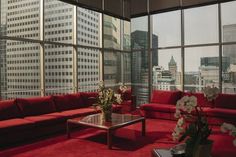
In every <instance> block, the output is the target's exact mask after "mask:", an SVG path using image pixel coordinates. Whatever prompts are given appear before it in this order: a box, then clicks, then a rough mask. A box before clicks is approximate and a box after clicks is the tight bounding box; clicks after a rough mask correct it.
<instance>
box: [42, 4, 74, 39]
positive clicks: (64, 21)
mask: <svg viewBox="0 0 236 157" xmlns="http://www.w3.org/2000/svg"><path fill="white" fill-rule="evenodd" d="M44 8H45V10H44V35H45V40H46V41H53V42H62V43H71V44H72V42H73V38H72V37H73V33H72V32H73V16H74V15H73V13H74V12H73V8H74V6H73V5H71V4H67V3H64V2H61V1H58V0H45V3H44Z"/></svg>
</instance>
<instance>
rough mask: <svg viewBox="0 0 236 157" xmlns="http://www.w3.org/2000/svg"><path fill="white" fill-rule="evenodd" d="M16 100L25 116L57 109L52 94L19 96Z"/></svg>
mask: <svg viewBox="0 0 236 157" xmlns="http://www.w3.org/2000/svg"><path fill="white" fill-rule="evenodd" d="M16 102H17V105H18V106H19V108H20V110H21V112H22V113H23V115H24V116H34V115H41V114H47V113H52V112H55V111H56V108H55V105H54V102H53V99H52V97H51V96H46V97H35V98H17V100H16Z"/></svg>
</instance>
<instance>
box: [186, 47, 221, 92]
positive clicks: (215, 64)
mask: <svg viewBox="0 0 236 157" xmlns="http://www.w3.org/2000/svg"><path fill="white" fill-rule="evenodd" d="M184 58H185V64H184V69H185V72H184V85H185V90H186V91H191V92H202V90H203V88H204V87H206V86H215V87H219V47H218V46H207V47H193V48H186V49H185V56H184Z"/></svg>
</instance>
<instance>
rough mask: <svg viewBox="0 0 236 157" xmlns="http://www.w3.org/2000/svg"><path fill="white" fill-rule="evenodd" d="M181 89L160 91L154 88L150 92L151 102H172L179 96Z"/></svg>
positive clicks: (174, 102)
mask: <svg viewBox="0 0 236 157" xmlns="http://www.w3.org/2000/svg"><path fill="white" fill-rule="evenodd" d="M181 94H182V93H181V91H162V90H154V91H153V92H152V99H151V103H160V104H173V105H175V104H176V102H177V101H178V100H179V99H180V97H181Z"/></svg>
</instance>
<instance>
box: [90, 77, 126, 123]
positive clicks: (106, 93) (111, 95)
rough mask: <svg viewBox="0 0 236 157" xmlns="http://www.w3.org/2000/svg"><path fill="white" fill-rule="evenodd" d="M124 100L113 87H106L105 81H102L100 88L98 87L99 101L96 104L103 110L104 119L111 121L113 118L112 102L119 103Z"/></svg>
mask: <svg viewBox="0 0 236 157" xmlns="http://www.w3.org/2000/svg"><path fill="white" fill-rule="evenodd" d="M121 102H122V99H121V95H120V94H116V93H115V92H114V91H113V90H112V89H110V88H108V89H106V88H105V85H104V83H103V82H100V84H99V88H98V101H97V104H96V105H95V106H96V107H99V109H100V110H101V112H102V119H103V120H104V121H108V122H109V121H111V118H112V116H111V115H112V104H113V103H118V104H120V103H121Z"/></svg>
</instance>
